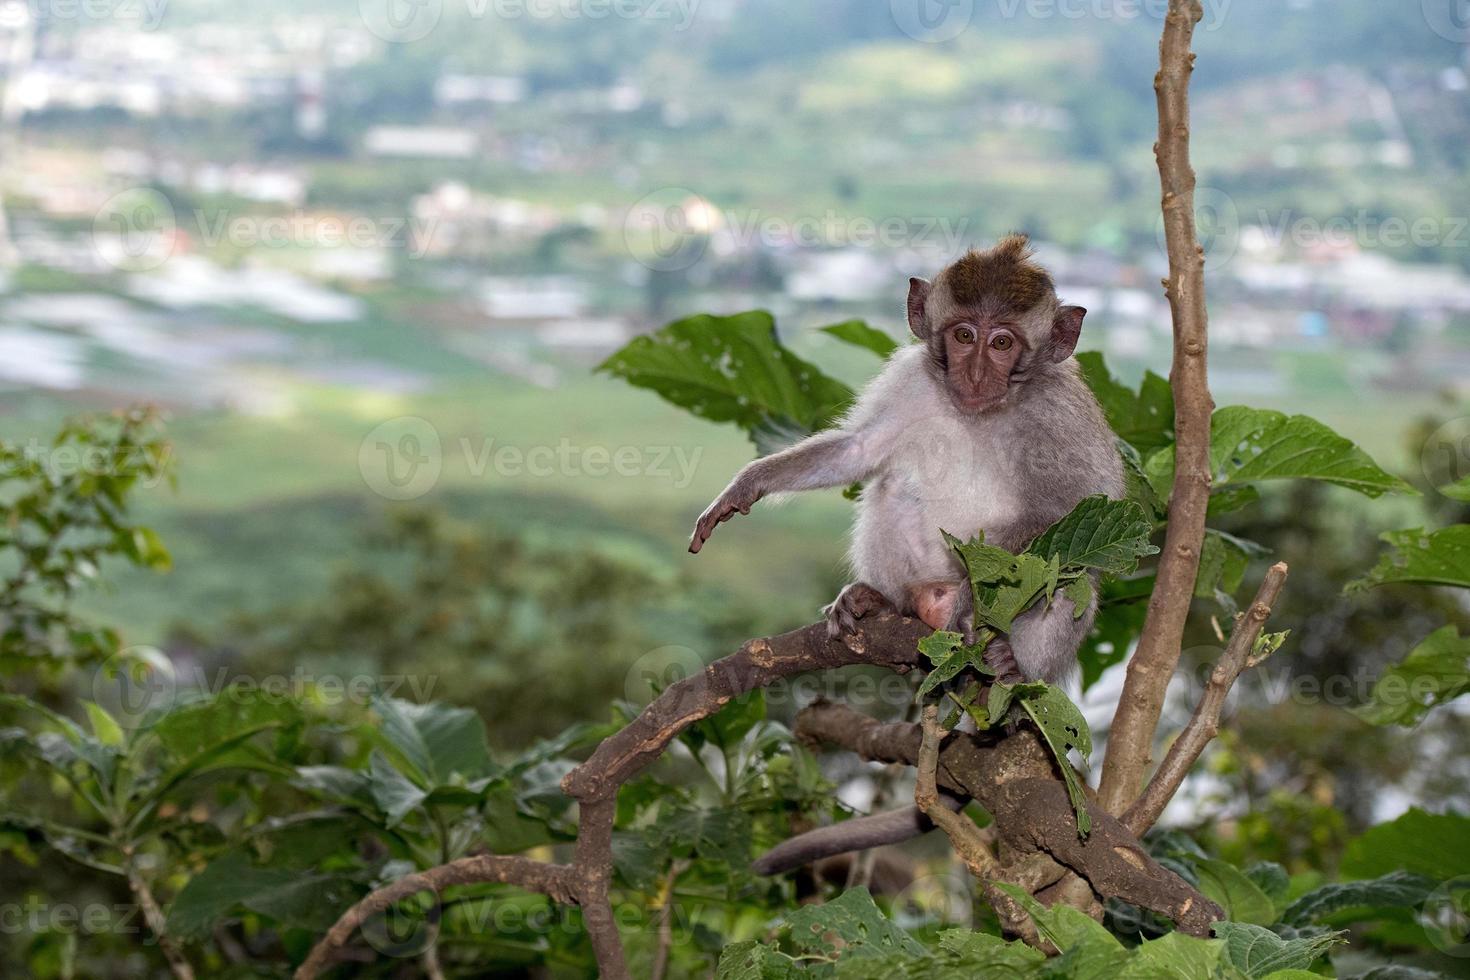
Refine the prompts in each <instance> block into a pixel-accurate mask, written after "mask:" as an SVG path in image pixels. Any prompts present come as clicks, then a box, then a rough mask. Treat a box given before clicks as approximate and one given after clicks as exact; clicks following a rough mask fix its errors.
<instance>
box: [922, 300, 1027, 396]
mask: <svg viewBox="0 0 1470 980" xmlns="http://www.w3.org/2000/svg"><path fill="white" fill-rule="evenodd" d="M939 339H940V340H941V342H942V343H943V345H944V365H945V383H946V385H947V387H948V388H949V395H950V398H952V399H953V400H954V403H955V406H956V407H957V408H959V409H960V410H961V411H962V412H971V413H979V412H986V411H989V410H991V409H994V408H996V407H998V406H999V405H1000V404H1001V403H1003V402H1004V401H1005V399H1006V395H1007V394H1008V393H1009V392H1010V386H1011V372H1012V371H1014V370H1015V367H1016V362H1017V361H1018V360H1019V358H1020V357H1021V355H1022V354H1023V353H1024V351H1025V343H1026V337H1025V334H1024V333H1023V332H1022V331H1021V330H1020V328H1019V326H1018V324H1016V323H1012V322H1008V321H1007V320H1004V319H1001V318H999V317H995V316H979V315H969V316H960V317H956V318H954V319H952V320H951V321H949V322H948V323H947V325H946V326H945V327H944V333H943V335H942V337H941V338H939Z"/></svg>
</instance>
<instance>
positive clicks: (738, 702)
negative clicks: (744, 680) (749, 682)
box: [680, 690, 766, 751]
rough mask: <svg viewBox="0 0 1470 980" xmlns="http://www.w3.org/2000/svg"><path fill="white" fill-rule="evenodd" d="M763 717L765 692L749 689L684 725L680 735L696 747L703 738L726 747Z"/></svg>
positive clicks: (764, 715) (761, 720) (764, 712)
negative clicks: (692, 722)
mask: <svg viewBox="0 0 1470 980" xmlns="http://www.w3.org/2000/svg"><path fill="white" fill-rule="evenodd" d="M765 720H766V696H765V692H764V691H760V690H755V691H749V692H747V693H745V694H742V695H741V696H740V697H738V698H735V699H734V700H732V701H731V702H730V703H729V704H727V705H725V706H724V707H723V708H721V709H720V710H719V711H718V712H716V713H715V714H714V715H712V716H710V717H709V718H704V719H701V720H700V721H697V722H695V723H694V724H693V725H690V726H689V727H688V728H686V729H684V732H683V733H682V734H681V735H680V738H682V739H683V740H684V741H685V742H686V743H687V744H689V745H690V747H691V748H693V749H695V750H696V751H698V749H699V747H700V746H701V745H703V744H705V743H706V742H708V743H709V744H710V745H713V746H715V747H716V748H718V749H721V750H726V749H730V748H733V747H735V746H737V745H739V744H740V740H741V739H742V738H744V737H745V735H746V733H747V732H749V731H750V730H751V729H752V728H754V727H755V726H756V725H759V724H760V723H761V722H763V721H765Z"/></svg>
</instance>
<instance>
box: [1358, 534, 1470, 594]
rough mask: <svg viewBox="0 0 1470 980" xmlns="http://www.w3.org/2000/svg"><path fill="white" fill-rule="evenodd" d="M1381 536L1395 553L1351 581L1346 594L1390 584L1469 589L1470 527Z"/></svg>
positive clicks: (1386, 556) (1380, 559) (1384, 557)
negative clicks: (1403, 583) (1446, 586)
mask: <svg viewBox="0 0 1470 980" xmlns="http://www.w3.org/2000/svg"><path fill="white" fill-rule="evenodd" d="M1380 537H1381V538H1382V539H1383V540H1384V541H1386V542H1388V544H1389V546H1390V547H1391V548H1392V549H1393V551H1392V552H1390V553H1389V554H1386V555H1384V556H1383V557H1381V558H1379V559H1378V564H1377V565H1375V566H1374V567H1373V570H1372V571H1370V572H1369V573H1368V574H1367V575H1365V576H1363V577H1362V578H1360V579H1355V580H1353V581H1352V582H1349V583H1348V585H1347V588H1346V590H1345V591H1347V592H1349V593H1352V592H1362V591H1364V590H1365V589H1370V588H1372V587H1373V586H1375V585H1385V584H1387V583H1389V582H1415V583H1419V584H1422V585H1453V586H1458V587H1460V588H1463V589H1470V524H1452V525H1450V526H1449V527H1446V528H1441V529H1440V530H1438V531H1433V532H1430V531H1425V530H1423V529H1422V528H1418V529H1413V530H1407V531H1387V532H1385V533H1383V534H1382V535H1380Z"/></svg>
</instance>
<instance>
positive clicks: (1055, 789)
mask: <svg viewBox="0 0 1470 980" xmlns="http://www.w3.org/2000/svg"><path fill="white" fill-rule="evenodd" d="M796 727H797V730H798V731H800V732H803V733H805V734H806V735H807V736H808V737H820V738H822V739H823V740H825V741H828V742H830V743H832V744H836V745H839V746H842V747H844V748H848V749H852V750H854V751H856V752H857V753H858V754H859V755H862V756H864V757H865V758H868V759H873V760H875V761H878V762H906V763H908V764H910V765H916V764H918V763H919V761H920V758H921V756H920V751H921V747H922V741H923V738H922V733H921V731H920V730H919V727H918V726H917V725H885V724H882V723H880V722H878V721H877V720H876V719H873V718H869V717H867V716H866V715H863V714H860V713H859V712H856V711H854V710H852V709H851V708H848V707H846V706H844V705H836V704H819V705H813V706H812V707H810V708H807V709H805V710H804V711H803V712H802V713H801V715H800V716H798V718H797V726H796ZM935 769H936V775H937V777H938V780H939V781H940V783H941V784H942V783H944V782H946V781H949V782H952V783H958V784H959V786H960V788H961V789H962V790H963V791H964V792H966V793H968V794H970V795H971V796H973V797H974V798H975V800H976V802H978V803H979V804H980V805H981V806H982V807H984V808H985V810H986V811H987V812H988V813H989V814H990V815H991V816H992V817H993V818H994V820H995V828H996V831H997V833H998V835H999V837H1000V840H1001V842H1002V843H1003V844H1005V845H1007V846H1008V847H1010V848H1011V849H1013V850H1014V851H1015V852H1016V853H1017V854H1018V855H1020V859H1019V860H1018V861H1015V862H1013V864H1012V866H1011V867H1008V868H1005V869H1002V871H1001V874H1000V875H999V876H998V877H999V878H1000V879H1001V880H1012V879H1011V874H1012V872H1013V871H1017V870H1018V869H1020V868H1024V869H1025V872H1026V875H1027V877H1028V879H1031V880H1034V881H1037V882H1039V883H1041V884H1047V883H1049V882H1050V881H1056V880H1057V878H1059V877H1060V875H1055V874H1054V873H1053V872H1052V867H1051V866H1050V865H1048V864H1046V863H1045V862H1042V861H1035V860H1033V859H1034V858H1036V857H1038V856H1040V857H1045V858H1050V859H1051V860H1052V861H1055V862H1056V863H1057V864H1060V865H1062V866H1063V867H1065V868H1067V869H1069V870H1071V871H1073V872H1076V873H1077V874H1078V875H1079V876H1080V877H1082V878H1084V879H1086V881H1087V883H1088V884H1089V885H1090V886H1091V888H1092V890H1093V891H1095V892H1097V893H1098V894H1099V895H1102V896H1104V897H1106V898H1113V897H1117V898H1121V899H1123V900H1124V901H1127V902H1130V903H1131V904H1134V905H1138V906H1140V907H1142V908H1146V909H1149V910H1150V911H1153V912H1158V913H1159V914H1161V915H1166V916H1168V917H1169V918H1171V919H1173V920H1174V922H1175V923H1176V925H1178V927H1179V929H1180V930H1181V931H1183V932H1187V933H1189V934H1191V935H1195V936H1209V934H1210V923H1212V922H1215V921H1217V920H1218V919H1220V918H1222V917H1223V916H1224V912H1222V911H1221V909H1220V907H1219V906H1218V905H1216V904H1215V903H1214V902H1212V901H1210V900H1209V899H1207V898H1205V896H1204V895H1202V894H1200V892H1199V891H1197V890H1196V889H1194V888H1193V887H1191V886H1190V885H1189V884H1188V883H1187V882H1185V881H1184V879H1182V878H1180V877H1178V876H1177V875H1175V874H1174V873H1173V872H1171V871H1168V870H1167V869H1165V868H1164V867H1163V866H1162V865H1160V864H1159V863H1158V862H1157V861H1155V860H1154V859H1153V858H1152V857H1150V856H1149V854H1148V852H1147V851H1146V850H1145V849H1144V847H1143V845H1142V844H1140V843H1139V842H1138V838H1137V837H1135V836H1134V835H1133V834H1131V833H1129V831H1128V828H1126V827H1125V826H1123V824H1122V823H1121V822H1120V821H1119V820H1118V819H1117V818H1116V817H1114V816H1112V815H1111V814H1109V813H1108V812H1107V811H1106V810H1104V809H1103V808H1102V806H1101V805H1100V804H1099V803H1097V802H1096V801H1094V800H1091V799H1089V800H1088V802H1087V810H1088V813H1089V814H1091V816H1092V832H1091V833H1089V834H1088V835H1087V837H1086V838H1085V839H1084V838H1081V837H1079V836H1078V834H1077V823H1076V818H1075V816H1074V814H1073V812H1072V804H1071V802H1070V800H1069V798H1068V796H1067V789H1066V786H1065V785H1064V784H1063V783H1062V781H1061V779H1060V778H1059V777H1058V776H1057V773H1056V769H1055V763H1054V761H1053V759H1052V757H1051V754H1050V753H1049V752H1048V750H1047V749H1046V748H1045V747H1044V746H1043V745H1042V744H1041V741H1040V739H1039V738H1038V737H1037V735H1036V733H1035V732H1034V731H1032V730H1031V729H1029V728H1023V729H1021V730H1019V731H1017V732H1016V733H1015V734H1014V735H1009V736H1007V737H1005V738H1002V739H1000V740H998V741H994V740H989V741H988V740H986V737H985V736H984V735H982V734H977V733H968V732H954V733H951V735H950V737H949V739H948V740H947V741H946V743H945V745H944V747H943V750H942V751H941V752H940V753H939V759H938V762H937V765H936V767H935ZM1046 879H1049V881H1048V880H1046Z"/></svg>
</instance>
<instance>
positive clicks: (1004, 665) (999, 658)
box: [985, 636, 1026, 684]
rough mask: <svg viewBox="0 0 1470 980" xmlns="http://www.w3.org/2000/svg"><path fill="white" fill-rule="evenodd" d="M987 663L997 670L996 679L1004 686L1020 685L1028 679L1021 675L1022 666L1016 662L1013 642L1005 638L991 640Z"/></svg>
mask: <svg viewBox="0 0 1470 980" xmlns="http://www.w3.org/2000/svg"><path fill="white" fill-rule="evenodd" d="M985 663H986V664H987V665H989V666H991V667H994V668H995V679H996V680H998V681H1000V683H1002V684H1019V683H1021V682H1022V681H1024V680H1025V679H1026V676H1025V675H1024V674H1022V673H1021V665H1020V664H1018V663H1017V662H1016V651H1014V650H1012V649H1011V641H1010V640H1007V639H1004V638H1003V637H999V636H998V637H996V638H995V639H993V640H991V641H990V645H989V646H987V647H986V648H985Z"/></svg>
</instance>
